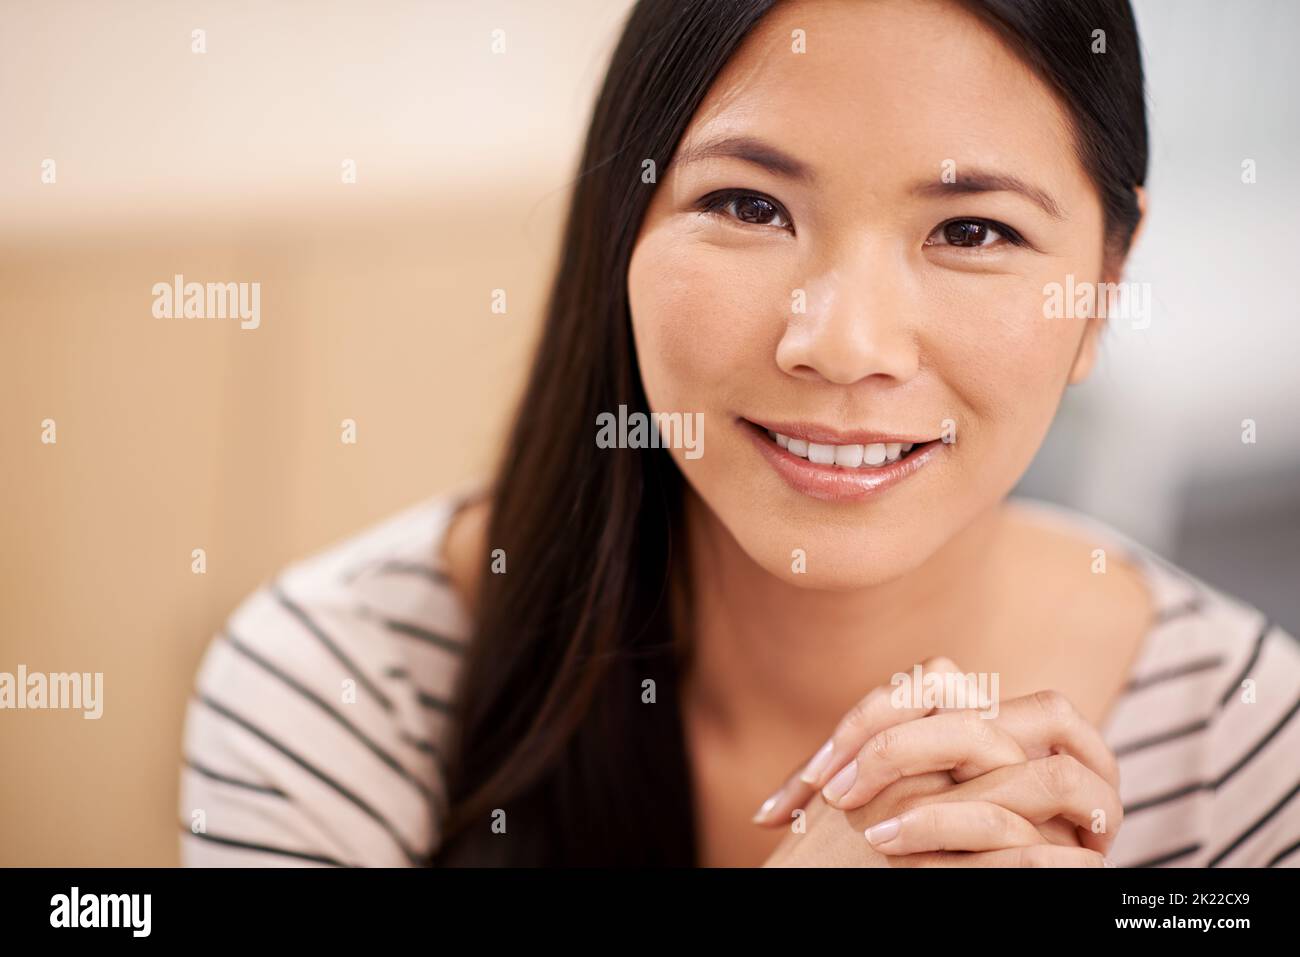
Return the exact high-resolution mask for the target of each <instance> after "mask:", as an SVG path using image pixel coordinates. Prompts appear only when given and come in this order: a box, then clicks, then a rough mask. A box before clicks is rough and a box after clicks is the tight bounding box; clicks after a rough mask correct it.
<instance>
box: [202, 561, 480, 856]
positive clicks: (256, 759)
mask: <svg viewBox="0 0 1300 957" xmlns="http://www.w3.org/2000/svg"><path fill="white" fill-rule="evenodd" d="M368 568H369V570H368V571H367V572H366V573H365V574H364V575H363V576H362V578H361V580H360V581H357V580H355V578H354V579H351V580H347V581H344V576H343V575H342V573H341V564H340V563H339V562H338V561H328V562H324V563H314V564H308V565H306V566H305V567H303V568H300V569H299V570H297V571H294V572H291V573H288V574H286V575H283V576H281V578H280V579H279V580H277V581H275V582H273V583H270V584H267V585H265V586H263V587H261V588H259V589H258V590H257V591H256V592H254V593H253V594H252V595H251V596H249V597H248V598H247V599H246V600H245V601H244V602H243V603H242V604H241V605H240V606H239V608H238V609H237V610H236V611H235V612H234V613H233V614H232V615H231V616H230V618H229V620H228V621H227V622H226V624H225V626H224V627H223V628H222V630H221V631H220V633H219V634H217V635H215V636H213V638H212V640H211V642H210V644H209V645H208V648H207V650H206V652H205V655H204V657H203V660H202V662H201V664H200V667H199V671H198V676H197V679H196V683H195V690H194V695H193V697H192V699H191V700H190V702H189V704H188V709H187V713H186V719H185V728H184V734H183V752H184V754H183V766H182V769H181V788H180V827H181V859H182V863H183V864H184V865H186V866H199V867H219V866H238V867H293V866H314V867H320V866H388V867H406V866H421V865H425V864H427V863H428V862H429V859H430V857H431V855H432V854H433V853H434V852H435V851H436V850H437V847H438V842H439V839H440V828H441V823H442V821H443V820H444V818H445V813H446V774H445V766H444V754H445V752H446V748H447V746H448V741H449V735H450V732H451V727H450V719H451V715H452V705H451V701H452V693H453V686H454V681H455V676H456V670H457V666H458V662H459V661H460V660H461V657H462V651H463V648H462V646H461V640H460V639H459V638H457V637H455V636H454V634H453V633H454V632H455V631H457V630H459V625H460V622H459V621H458V620H457V619H456V615H455V612H456V605H455V602H454V598H453V596H452V595H451V594H450V586H449V585H448V584H447V582H446V580H445V578H444V577H443V576H442V575H441V573H439V572H438V571H437V570H436V569H433V568H430V567H427V565H424V564H419V563H414V562H410V561H403V560H391V561H386V562H383V561H381V562H370V563H368Z"/></svg>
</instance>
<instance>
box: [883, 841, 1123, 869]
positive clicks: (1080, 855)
mask: <svg viewBox="0 0 1300 957" xmlns="http://www.w3.org/2000/svg"><path fill="white" fill-rule="evenodd" d="M888 861H889V866H890V867H1114V866H1115V865H1114V863H1112V862H1111V861H1110V860H1108V859H1107V858H1105V857H1103V856H1102V855H1101V854H1098V853H1097V852H1096V851H1090V850H1088V849H1087V848H1084V847H1061V846H1060V845H1059V844H1030V845H1028V846H1025V847H1004V848H1002V849H1001V850H997V851H977V852H975V853H972V854H967V853H963V852H962V851H933V852H930V853H923V854H905V855H903V856H902V857H890V858H888Z"/></svg>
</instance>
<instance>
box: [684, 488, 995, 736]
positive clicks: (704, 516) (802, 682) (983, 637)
mask: <svg viewBox="0 0 1300 957" xmlns="http://www.w3.org/2000/svg"><path fill="white" fill-rule="evenodd" d="M686 509H687V511H686V516H687V527H688V536H687V537H688V540H689V542H690V546H689V547H690V556H691V560H690V567H691V569H692V575H693V582H692V585H693V594H694V596H695V607H694V614H693V621H692V623H691V639H692V649H693V651H692V657H691V661H690V665H689V668H688V672H687V675H686V678H685V682H684V686H685V688H686V691H685V694H686V696H687V697H688V698H689V700H690V701H691V703H692V704H693V705H694V706H696V707H698V708H699V709H700V713H701V714H702V715H704V716H706V717H707V720H708V721H709V723H710V724H711V725H712V726H713V727H714V728H716V729H717V730H718V731H719V732H720V733H721V734H722V735H723V736H725V737H732V738H734V737H736V736H739V735H741V734H742V733H743V734H744V735H745V736H748V735H749V734H751V733H760V734H766V735H775V736H779V738H780V739H781V740H783V741H787V742H792V743H793V742H794V741H796V740H797V741H800V742H812V743H813V744H820V743H821V740H820V739H821V738H824V737H825V736H826V734H827V733H829V731H830V730H831V729H832V728H833V727H834V726H835V724H836V723H837V722H838V721H839V720H840V719H841V718H842V717H843V716H844V715H845V713H846V712H847V711H848V710H849V708H851V707H852V706H853V704H855V703H856V702H857V701H858V700H859V699H861V698H862V697H863V696H864V695H865V694H866V693H867V692H868V691H870V690H871V689H872V688H874V687H876V686H877V685H881V684H888V683H889V679H890V676H892V675H893V674H895V673H896V672H899V671H910V669H911V667H912V665H914V664H916V663H918V662H920V661H923V660H925V659H926V658H929V657H932V656H934V655H939V654H943V655H946V656H947V657H949V658H951V659H953V660H954V661H955V662H956V663H957V664H958V666H959V667H961V668H962V669H964V670H966V671H975V670H982V668H983V667H985V666H986V665H982V664H981V663H982V662H983V663H991V662H992V661H994V660H997V661H1003V662H1005V661H1007V660H1008V658H1007V654H1006V653H1007V652H1008V651H1010V650H1011V649H1009V648H1008V647H1007V644H1006V642H1007V639H1006V638H1005V637H1003V638H999V637H998V636H999V635H1000V634H1002V633H1004V632H1005V629H1000V628H998V627H997V625H998V622H997V616H998V611H999V603H998V601H997V596H998V593H999V591H998V589H999V584H1000V583H1005V581H1006V580H1007V578H1006V575H1007V571H1006V568H1007V566H1006V564H1005V561H1006V552H1007V549H1006V548H1005V547H1004V545H1005V538H1006V536H1005V535H1004V534H1003V532H1004V525H1005V522H1004V510H1003V506H1002V503H1001V502H999V503H998V504H997V505H996V506H994V507H991V508H990V509H988V510H987V511H986V512H984V513H981V514H980V515H978V516H977V517H976V518H975V519H974V520H973V521H972V522H971V523H970V524H968V525H967V526H966V527H965V528H964V529H962V530H961V531H959V532H958V533H957V534H956V535H954V536H953V537H952V538H951V539H949V540H948V542H947V543H945V545H944V546H943V547H942V548H940V549H939V550H938V551H937V552H936V553H935V554H933V555H932V556H930V558H929V559H927V560H926V561H925V563H924V564H922V565H921V566H919V567H917V568H915V569H913V570H912V571H909V572H907V573H905V574H903V575H901V576H899V577H897V578H895V579H893V580H891V581H888V582H885V583H883V584H879V585H874V586H871V587H866V588H860V589H855V590H848V591H825V590H818V589H812V588H806V587H800V586H798V585H795V584H791V583H790V582H788V581H786V580H783V579H781V578H779V577H777V576H775V575H773V574H771V573H770V572H768V571H766V570H765V569H763V568H762V567H760V566H759V565H757V564H756V563H755V562H754V561H753V560H752V559H751V558H750V557H749V556H748V555H747V554H746V553H745V552H744V550H743V549H742V548H741V547H740V546H739V544H738V543H737V542H736V540H735V539H734V538H733V537H732V535H731V533H730V532H729V531H727V529H726V528H725V527H724V526H722V524H721V523H720V522H719V521H718V520H717V517H716V516H715V515H714V514H713V512H712V510H711V509H709V508H708V506H707V505H705V504H704V503H703V502H702V501H700V499H699V498H698V497H697V496H696V495H695V494H694V493H693V492H691V491H688V494H687V503H686ZM1003 587H1005V586H1003ZM1013 660H1014V659H1013ZM805 746H807V745H805Z"/></svg>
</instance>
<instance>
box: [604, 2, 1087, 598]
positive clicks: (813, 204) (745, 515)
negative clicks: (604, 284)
mask: <svg viewBox="0 0 1300 957" xmlns="http://www.w3.org/2000/svg"><path fill="white" fill-rule="evenodd" d="M795 31H802V33H799V34H796V32H795ZM800 36H802V37H804V38H805V40H804V43H805V49H806V52H795V51H796V50H797V49H798V43H799V37H800ZM1086 41H1087V38H1081V40H1080V42H1086ZM720 143H721V145H718V144H720ZM1073 144H1074V141H1073V139H1072V133H1071V128H1070V125H1069V121H1068V114H1067V113H1066V111H1065V108H1064V107H1063V106H1062V105H1060V104H1059V103H1058V102H1057V100H1056V99H1055V98H1054V96H1053V94H1052V93H1051V91H1050V90H1049V89H1048V87H1046V86H1045V84H1044V83H1043V82H1042V81H1040V80H1039V79H1038V78H1037V77H1036V76H1035V75H1034V74H1033V73H1032V72H1031V71H1030V70H1029V68H1028V67H1027V66H1025V65H1024V64H1023V63H1022V62H1021V61H1020V60H1019V59H1018V58H1017V57H1016V56H1015V55H1014V54H1013V53H1012V52H1011V51H1010V50H1009V49H1008V48H1006V47H1004V46H1003V44H1002V42H1000V40H999V39H998V38H997V36H996V35H995V34H994V33H993V32H991V31H990V30H989V29H988V28H987V27H985V26H984V25H983V23H982V22H981V21H980V20H978V19H976V18H975V17H974V16H972V15H971V14H969V13H967V12H965V11H964V10H963V9H962V8H961V7H960V6H958V5H956V4H954V3H951V2H916V0H880V2H871V3H864V2H861V0H800V2H790V3H784V4H780V5H778V6H777V7H776V8H775V9H774V10H773V11H772V12H771V13H770V14H769V15H768V16H767V17H766V18H765V19H764V21H763V22H762V23H761V24H760V25H759V27H758V28H757V29H756V30H755V31H754V33H753V34H751V36H750V37H749V38H748V39H747V40H746V42H745V44H744V45H743V47H742V48H741V50H740V51H739V52H738V53H737V55H736V56H735V57H734V58H733V59H732V61H731V62H730V63H729V64H728V65H727V67H726V69H725V70H724V72H723V73H722V75H721V76H720V77H719V79H718V81H717V82H716V83H715V84H714V86H713V88H712V90H711V91H710V93H709V95H708V97H707V98H706V99H705V101H704V103H703V104H702V106H701V108H700V110H699V111H698V112H697V114H696V116H695V117H694V118H693V120H692V122H691V124H690V127H689V128H688V130H687V131H686V134H685V135H684V137H683V138H682V142H681V144H680V146H679V149H678V152H677V154H676V156H675V157H674V158H673V161H672V163H670V164H669V166H668V168H667V170H666V171H664V172H663V175H662V176H661V177H660V182H659V185H658V187H657V189H656V192H655V195H654V198H653V200H652V202H651V204H650V207H649V210H648V212H647V215H646V218H645V221H644V223H643V226H642V229H641V232H640V235H639V236H638V239H637V242H636V246H635V249H634V250H633V255H632V259H631V263H630V265H629V268H628V277H627V282H628V294H629V301H630V304H631V313H632V324H633V330H634V335H635V338H636V345H637V351H638V355H639V361H640V367H641V377H642V381H643V383H644V385H645V389H646V393H647V395H648V397H649V401H650V406H651V409H652V410H653V411H655V412H681V413H694V412H702V413H703V420H704V438H705V441H704V443H703V454H702V455H700V456H698V457H693V458H689V459H688V458H687V457H686V456H685V454H684V450H682V449H676V450H674V451H673V452H672V454H673V455H674V457H675V458H676V460H677V462H678V465H679V467H680V468H681V469H682V472H683V474H684V475H685V476H686V479H687V481H688V482H689V483H690V485H691V486H692V488H693V489H694V490H695V491H696V492H697V493H698V494H699V496H700V498H701V499H703V501H704V502H705V503H707V505H708V506H709V507H710V508H711V509H712V511H713V513H714V514H715V515H716V516H717V518H718V519H719V520H720V522H721V523H722V524H723V525H724V526H725V527H726V528H727V529H728V530H729V531H730V532H731V534H732V535H733V536H734V537H735V539H736V540H737V541H738V542H739V544H740V546H741V547H742V548H743V549H744V550H745V551H746V552H747V553H748V554H749V555H750V556H751V557H752V558H753V559H754V560H755V561H756V562H757V563H758V564H760V565H761V566H763V567H764V568H766V569H767V570H769V571H771V572H773V573H775V574H777V575H780V576H782V577H784V578H787V579H789V580H791V581H794V582H796V583H799V584H804V585H808V586H813V587H832V588H845V587H861V586H864V585H870V584H875V583H879V582H883V581H887V580H889V579H891V578H894V577H896V576H898V575H899V574H901V573H903V572H906V571H908V570H910V569H912V568H915V567H916V566H918V565H919V564H921V563H922V562H923V561H924V560H925V559H926V558H927V557H928V556H930V555H931V554H933V553H934V552H935V551H936V550H937V549H939V548H940V547H941V546H942V545H943V544H944V543H945V542H946V541H947V540H948V539H949V538H951V537H952V536H953V535H955V534H956V533H957V532H959V531H960V530H961V529H962V528H964V527H965V526H966V525H967V524H968V523H969V522H970V521H971V520H972V519H974V518H975V517H976V516H977V515H979V514H980V513H981V512H983V511H985V510H987V509H988V508H989V507H990V506H991V505H993V504H994V503H996V502H997V501H999V500H1000V499H1002V498H1003V497H1004V496H1005V495H1006V494H1007V493H1008V492H1009V491H1010V490H1011V489H1012V487H1013V486H1014V485H1015V483H1016V481H1017V480H1018V479H1019V477H1020V476H1021V474H1022V473H1023V472H1024V470H1025V469H1026V468H1027V467H1028V465H1029V462H1030V460H1031V459H1032V458H1033V456H1034V453H1035V452H1036V450H1037V449H1038V447H1039V444H1040V442H1041V441H1042V439H1043V436H1044V435H1045V433H1046V431H1047V428H1048V426H1049V424H1050V423H1051V420H1052V417H1053V415H1054V413H1055V411H1056V408H1057V404H1058V402H1059V400H1060V398H1061V394H1062V392H1063V390H1064V389H1065V387H1066V385H1067V384H1068V383H1069V382H1073V381H1078V380H1080V379H1082V378H1083V377H1084V376H1086V375H1087V372H1088V370H1089V367H1090V366H1091V363H1092V357H1093V352H1094V349H1093V343H1094V341H1095V336H1094V335H1093V334H1092V333H1093V329H1094V327H1095V325H1096V322H1097V320H1092V321H1091V322H1089V321H1088V320H1086V319H1084V318H1044V301H1045V292H1044V288H1045V287H1046V286H1048V284H1051V283H1061V284H1062V285H1064V284H1065V283H1066V281H1067V276H1069V275H1071V274H1072V275H1073V279H1074V282H1075V283H1085V282H1099V281H1101V280H1102V278H1103V277H1102V275H1101V270H1102V265H1103V262H1102V261H1103V228H1102V227H1103V222H1102V211H1101V205H1100V201H1099V199H1098V196H1097V193H1096V190H1095V188H1094V187H1093V185H1092V184H1091V182H1090V180H1089V179H1088V178H1087V176H1086V174H1085V172H1084V170H1083V168H1082V167H1081V165H1080V163H1079V160H1078V159H1077V158H1076V155H1075V152H1074V145H1073ZM693 153H696V154H697V155H695V156H694V158H692V156H691V154H693ZM1067 292H1068V289H1067ZM1085 333H1087V334H1085ZM769 429H770V430H773V431H776V432H778V433H779V434H781V435H782V437H783V438H782V439H781V440H774V439H772V438H771V437H770V436H769V434H768V430H769ZM786 437H788V438H792V439H794V441H793V442H789V443H786V442H785V438H786ZM801 438H802V439H803V440H806V441H808V442H809V446H810V448H809V449H807V450H805V449H804V448H803V447H802V446H801V444H800V440H801ZM891 438H892V439H895V440H899V441H896V442H894V443H889V442H888V440H889V439H891ZM818 439H820V440H821V441H817V440H818ZM945 439H947V441H944V440H945ZM932 440H933V441H932ZM906 441H912V442H913V444H914V448H913V450H912V452H911V453H908V454H907V455H906V456H905V457H902V458H901V459H900V460H899V462H898V463H897V464H893V465H891V464H890V463H889V459H888V458H887V459H886V462H885V463H884V464H883V465H876V464H874V463H875V462H876V461H877V460H878V459H879V458H880V457H881V454H882V450H881V449H880V448H879V446H882V445H883V446H885V448H884V450H883V454H884V455H885V456H887V457H888V456H889V455H890V453H895V452H896V453H897V454H900V455H901V454H902V449H901V448H899V446H901V445H902V444H903V443H904V442H906ZM927 441H932V444H930V445H929V446H926V447H924V448H920V446H921V445H922V444H923V443H925V442H927ZM783 445H784V446H786V447H784V448H783V447H782V446H783ZM873 445H874V446H877V448H875V449H873V448H872V446H873ZM828 447H830V448H829V449H828ZM801 452H802V453H803V454H802V455H800V454H799V453H801ZM808 456H811V459H810V458H809V457H808ZM828 457H830V458H833V459H834V461H835V463H837V464H828V463H826V462H825V461H824V460H826V459H827V458H828ZM860 457H861V458H864V459H865V461H863V464H860V465H858V464H855V463H856V462H858V461H860V460H861V459H860ZM818 460H822V461H818ZM795 549H802V550H803V552H804V554H805V555H806V566H805V567H806V572H805V573H803V574H795V573H794V571H793V570H792V569H793V566H794V557H793V555H794V550H795Z"/></svg>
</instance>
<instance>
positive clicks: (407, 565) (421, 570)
mask: <svg viewBox="0 0 1300 957" xmlns="http://www.w3.org/2000/svg"><path fill="white" fill-rule="evenodd" d="M370 574H372V575H417V576H419V577H420V578H427V579H428V580H429V581H431V582H435V583H436V584H439V585H450V584H451V579H450V578H448V577H447V573H446V572H445V571H443V570H442V569H441V568H435V567H433V566H432V565H423V564H421V563H420V562H404V561H399V560H397V559H389V560H388V561H386V562H384V563H383V564H381V565H378V566H376V567H374V568H372V569H370Z"/></svg>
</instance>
